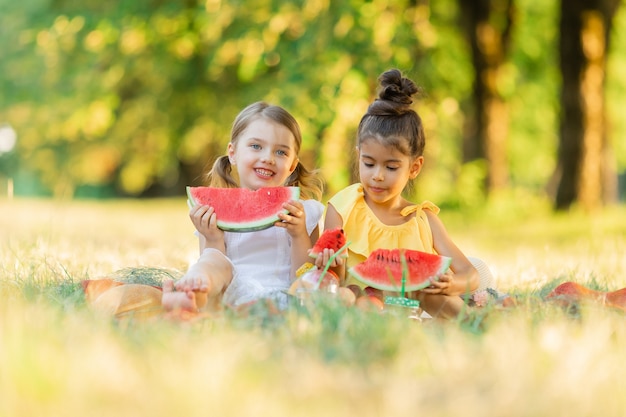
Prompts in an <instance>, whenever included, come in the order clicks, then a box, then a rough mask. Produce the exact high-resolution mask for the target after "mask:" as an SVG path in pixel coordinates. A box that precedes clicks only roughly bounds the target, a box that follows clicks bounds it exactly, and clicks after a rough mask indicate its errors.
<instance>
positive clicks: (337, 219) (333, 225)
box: [315, 204, 349, 285]
mask: <svg viewBox="0 0 626 417" xmlns="http://www.w3.org/2000/svg"><path fill="white" fill-rule="evenodd" d="M340 227H343V219H342V218H341V216H340V215H339V213H337V210H336V209H335V207H333V205H332V204H328V207H327V208H326V217H325V219H324V230H331V229H337V228H340ZM348 240H349V237H348ZM333 254H334V251H333V250H329V249H325V250H324V253H323V254H322V255H320V256H318V257H317V259H316V260H315V264H316V265H317V267H318V268H324V267H325V266H326V263H327V262H328V260H329V258H330V257H331V256H332V255H333ZM330 269H331V270H332V271H333V272H334V273H336V274H337V276H338V277H339V282H340V283H341V284H342V285H343V283H344V282H345V279H346V263H345V260H344V259H343V258H341V257H340V256H337V257H336V258H335V260H334V261H333V263H332V264H331V268H330Z"/></svg>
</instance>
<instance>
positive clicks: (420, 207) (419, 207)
mask: <svg viewBox="0 0 626 417" xmlns="http://www.w3.org/2000/svg"><path fill="white" fill-rule="evenodd" d="M418 210H429V211H432V212H433V213H434V214H439V207H437V206H436V205H435V204H434V203H432V202H430V201H428V200H426V201H423V202H422V203H421V204H414V205H412V206H407V207H405V208H403V209H402V211H400V214H401V215H402V216H404V217H406V216H408V215H409V214H411V213H415V212H416V211H418Z"/></svg>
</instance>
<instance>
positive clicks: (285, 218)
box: [274, 200, 307, 237]
mask: <svg viewBox="0 0 626 417" xmlns="http://www.w3.org/2000/svg"><path fill="white" fill-rule="evenodd" d="M283 208H284V209H286V210H288V211H289V213H287V214H285V213H279V214H278V218H279V219H280V220H281V221H279V222H276V223H274V226H276V227H282V228H283V229H287V233H289V235H290V236H291V237H296V236H299V235H300V236H307V231H306V215H305V213H304V206H303V205H302V203H301V202H299V201H294V200H291V201H289V202H287V203H285V204H283Z"/></svg>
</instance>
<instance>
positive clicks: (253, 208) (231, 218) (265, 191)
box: [187, 187, 300, 232]
mask: <svg viewBox="0 0 626 417" xmlns="http://www.w3.org/2000/svg"><path fill="white" fill-rule="evenodd" d="M187 197H188V200H189V204H190V205H191V206H192V207H193V206H196V205H198V204H201V205H206V206H211V207H213V208H214V209H215V214H216V215H217V227H219V228H220V229H222V230H224V231H229V232H253V231H256V230H263V229H267V228H269V227H271V226H273V225H274V223H276V222H277V221H279V218H278V214H279V213H287V210H285V209H284V208H283V204H284V203H286V202H288V201H290V200H298V199H299V198H300V188H299V187H264V188H259V189H258V190H256V191H255V190H249V189H247V188H217V187H187Z"/></svg>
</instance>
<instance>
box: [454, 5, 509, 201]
mask: <svg viewBox="0 0 626 417" xmlns="http://www.w3.org/2000/svg"><path fill="white" fill-rule="evenodd" d="M459 6H460V10H461V19H462V22H463V27H464V30H465V33H466V36H467V38H468V41H469V43H470V46H471V50H472V63H473V66H474V70H475V71H476V74H475V76H474V86H473V93H472V94H473V97H472V102H473V112H471V115H470V117H469V118H468V122H467V125H466V131H465V134H464V140H463V142H464V143H463V161H464V162H469V161H473V160H476V159H485V160H486V161H487V184H486V187H487V191H488V192H490V191H495V190H498V189H501V188H504V187H505V186H506V185H507V183H508V163H507V150H506V138H507V135H508V111H507V106H506V103H505V102H504V99H503V98H502V96H501V94H500V93H499V91H498V78H499V76H500V71H501V69H502V66H503V64H504V62H505V60H506V54H507V52H508V49H509V40H510V33H511V27H512V24H513V14H514V5H513V0H459Z"/></svg>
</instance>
